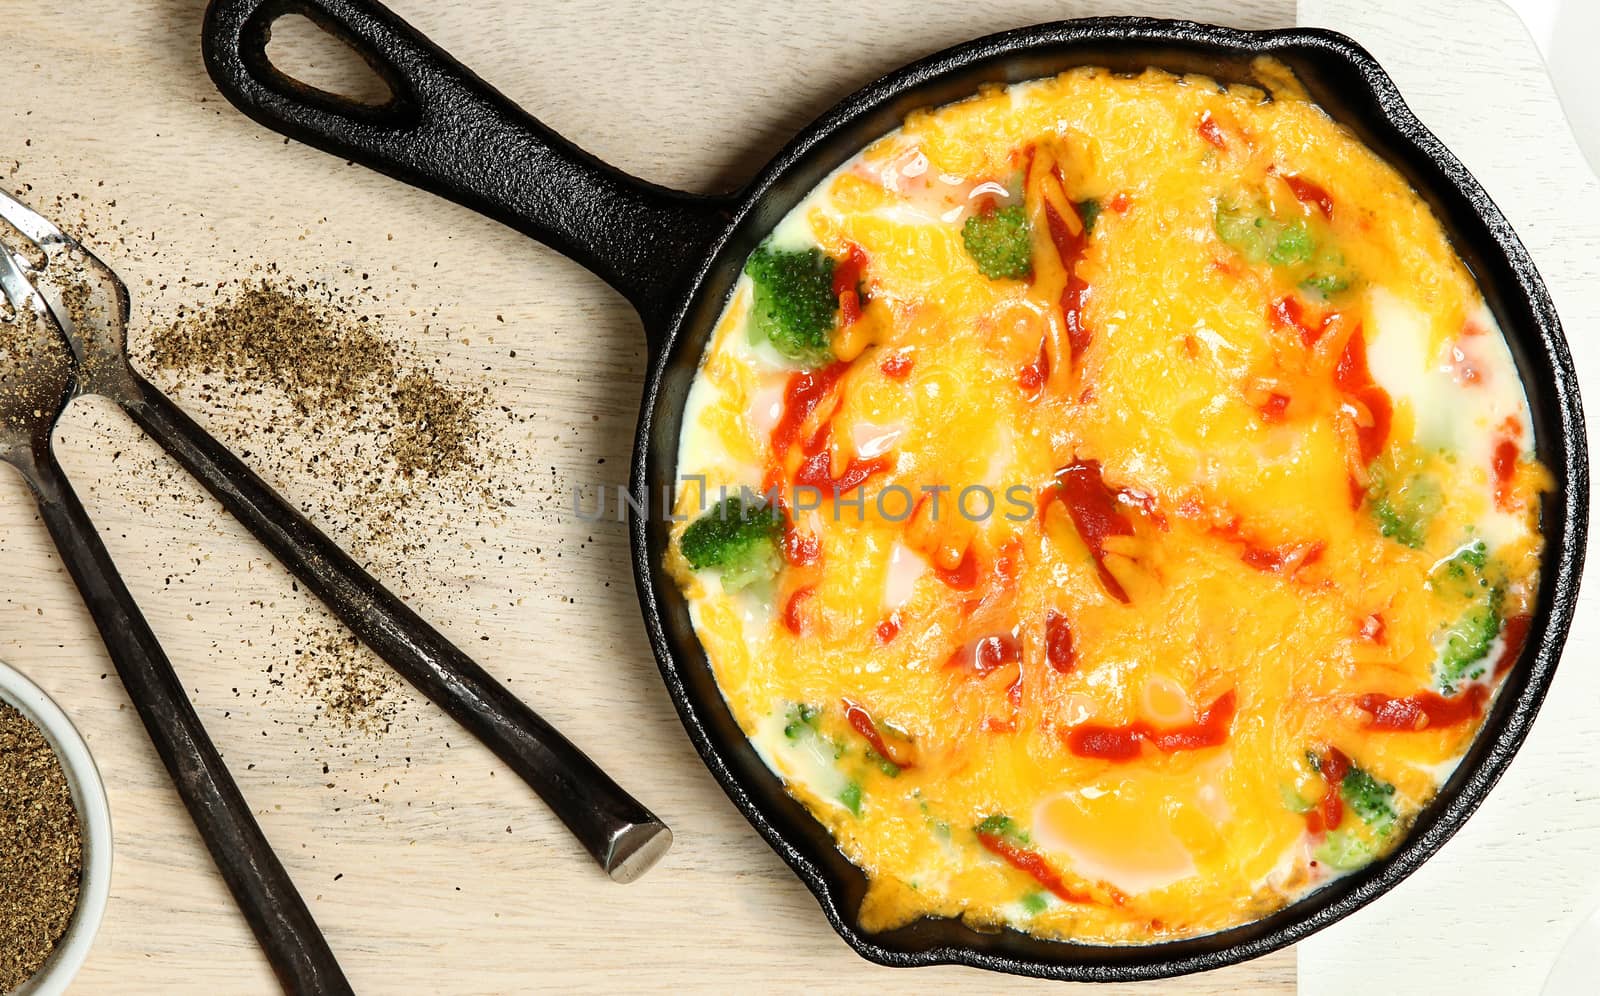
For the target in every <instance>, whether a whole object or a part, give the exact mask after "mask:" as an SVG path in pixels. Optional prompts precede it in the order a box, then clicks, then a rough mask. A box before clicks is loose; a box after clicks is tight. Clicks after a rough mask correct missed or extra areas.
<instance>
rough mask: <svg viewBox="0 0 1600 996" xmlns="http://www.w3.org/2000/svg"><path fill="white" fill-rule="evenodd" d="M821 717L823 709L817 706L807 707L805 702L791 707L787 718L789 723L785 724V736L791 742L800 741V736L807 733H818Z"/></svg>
mask: <svg viewBox="0 0 1600 996" xmlns="http://www.w3.org/2000/svg"><path fill="white" fill-rule="evenodd" d="M821 717H822V710H821V709H818V708H817V707H816V706H810V705H806V704H805V703H804V702H797V703H795V704H794V705H792V706H790V707H789V713H788V715H787V716H786V717H785V718H786V719H787V720H788V722H786V723H785V724H784V727H783V735H784V736H786V737H788V738H789V739H790V740H799V739H800V736H801V735H802V734H804V733H806V732H807V731H810V732H812V733H815V732H817V721H818V720H819V719H820V718H821Z"/></svg>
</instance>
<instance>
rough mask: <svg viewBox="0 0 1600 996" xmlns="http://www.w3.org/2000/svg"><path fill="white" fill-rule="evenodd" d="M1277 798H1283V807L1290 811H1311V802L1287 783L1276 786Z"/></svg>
mask: <svg viewBox="0 0 1600 996" xmlns="http://www.w3.org/2000/svg"><path fill="white" fill-rule="evenodd" d="M1278 798H1280V799H1282V800H1283V808H1284V809H1287V810H1288V811H1289V812H1291V813H1309V812H1311V803H1310V802H1308V801H1306V798H1305V797H1304V796H1302V795H1301V794H1300V793H1299V792H1296V791H1295V790H1294V789H1293V788H1291V787H1290V786H1288V785H1279V786H1278Z"/></svg>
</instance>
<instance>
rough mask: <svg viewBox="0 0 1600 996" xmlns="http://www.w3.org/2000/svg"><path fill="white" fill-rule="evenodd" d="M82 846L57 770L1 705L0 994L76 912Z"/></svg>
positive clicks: (39, 960)
mask: <svg viewBox="0 0 1600 996" xmlns="http://www.w3.org/2000/svg"><path fill="white" fill-rule="evenodd" d="M82 877H83V843H82V840H81V838H80V836H79V829H78V812H77V810H76V809H74V808H73V805H72V794H71V791H70V790H69V789H68V787H67V778H66V775H65V773H63V772H62V770H61V762H60V761H59V760H57V758H56V755H55V752H54V751H53V750H51V749H50V744H49V743H48V742H47V741H46V740H45V738H44V734H43V733H41V732H40V731H39V728H38V727H36V726H34V725H33V723H31V722H29V721H28V719H27V717H25V716H23V715H22V713H20V712H18V711H17V710H16V709H15V708H13V707H12V706H10V705H8V704H6V703H4V702H0V993H6V992H10V991H11V990H13V989H16V988H17V987H18V986H20V985H22V984H23V983H24V982H26V981H28V979H30V978H31V977H32V976H33V974H34V973H35V972H37V971H38V970H39V968H40V966H42V965H43V964H44V963H45V960H46V959H48V958H49V957H50V952H52V951H54V950H55V946H56V944H57V943H58V942H59V941H60V940H61V936H62V935H63V934H64V933H66V930H67V925H68V923H70V922H71V920H72V914H73V911H75V910H76V909H77V907H78V886H79V883H80V881H81V879H82Z"/></svg>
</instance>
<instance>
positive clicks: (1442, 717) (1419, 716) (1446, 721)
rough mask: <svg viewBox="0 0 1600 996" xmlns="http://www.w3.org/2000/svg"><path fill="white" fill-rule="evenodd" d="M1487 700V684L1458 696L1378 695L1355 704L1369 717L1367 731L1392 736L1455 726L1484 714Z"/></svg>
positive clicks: (1472, 687) (1470, 687) (1468, 688)
mask: <svg viewBox="0 0 1600 996" xmlns="http://www.w3.org/2000/svg"><path fill="white" fill-rule="evenodd" d="M1487 701H1489V688H1488V686H1487V685H1469V686H1467V688H1466V689H1465V690H1464V691H1462V693H1461V694H1460V695H1453V696H1450V697H1449V698H1446V697H1445V696H1443V695H1440V694H1439V693H1438V692H1433V691H1421V692H1418V693H1416V694H1415V695H1408V696H1406V697H1405V698H1396V697H1394V696H1391V695H1383V694H1380V693H1378V692H1370V693H1368V694H1366V695H1362V696H1359V697H1358V698H1357V699H1356V705H1358V706H1360V707H1361V708H1362V709H1363V710H1365V711H1366V712H1367V713H1368V714H1369V718H1368V719H1367V721H1366V728H1367V729H1369V730H1387V731H1389V732H1392V733H1413V732H1416V731H1418V730H1428V729H1439V728H1443V727H1449V726H1458V725H1460V724H1461V723H1465V722H1467V721H1468V720H1473V719H1477V718H1478V717H1479V716H1480V715H1482V714H1483V706H1484V703H1485V702H1487Z"/></svg>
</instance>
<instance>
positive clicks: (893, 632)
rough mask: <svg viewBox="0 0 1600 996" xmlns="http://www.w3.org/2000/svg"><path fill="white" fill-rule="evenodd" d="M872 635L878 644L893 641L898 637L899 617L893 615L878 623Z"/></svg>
mask: <svg viewBox="0 0 1600 996" xmlns="http://www.w3.org/2000/svg"><path fill="white" fill-rule="evenodd" d="M873 635H875V636H876V637H877V638H878V643H879V644H885V643H889V642H891V641H893V640H894V638H895V637H897V636H899V635H900V616H899V615H898V614H895V615H892V616H890V617H889V618H887V619H885V620H884V621H883V622H880V623H879V624H878V628H877V629H876V630H874V631H873Z"/></svg>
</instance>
